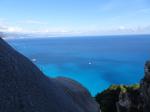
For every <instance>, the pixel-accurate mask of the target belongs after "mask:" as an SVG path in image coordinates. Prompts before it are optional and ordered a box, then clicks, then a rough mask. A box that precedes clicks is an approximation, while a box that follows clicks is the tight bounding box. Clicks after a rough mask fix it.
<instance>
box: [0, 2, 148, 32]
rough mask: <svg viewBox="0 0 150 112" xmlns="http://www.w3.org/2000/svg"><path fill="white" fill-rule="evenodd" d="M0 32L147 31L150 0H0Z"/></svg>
mask: <svg viewBox="0 0 150 112" xmlns="http://www.w3.org/2000/svg"><path fill="white" fill-rule="evenodd" d="M0 31H1V32H11V33H32V34H49V35H105V34H149V33H150V0H0Z"/></svg>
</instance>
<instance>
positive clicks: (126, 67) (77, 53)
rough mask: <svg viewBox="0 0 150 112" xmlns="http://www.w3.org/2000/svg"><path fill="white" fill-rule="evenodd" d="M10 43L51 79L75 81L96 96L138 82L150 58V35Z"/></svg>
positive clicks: (17, 40)
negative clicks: (67, 78) (115, 87)
mask: <svg viewBox="0 0 150 112" xmlns="http://www.w3.org/2000/svg"><path fill="white" fill-rule="evenodd" d="M7 41H8V42H9V43H10V44H11V45H12V46H13V47H14V48H15V49H17V50H18V51H19V52H21V53H22V54H24V55H25V56H27V57H28V58H29V59H30V60H31V61H33V62H34V63H35V64H36V65H37V66H38V67H39V68H40V69H41V70H42V71H43V72H44V73H45V74H46V75H47V76H50V77H57V76H64V77H69V78H72V79H75V80H77V81H79V82H80V83H82V84H83V85H84V86H85V87H86V88H88V89H89V91H90V92H91V93H92V94H93V95H95V94H96V93H97V92H100V91H102V90H104V89H105V88H107V87H108V86H109V85H111V84H132V83H138V82H139V80H140V79H141V78H142V77H143V71H144V63H145V61H146V60H148V59H150V35H138V36H99V37H98V36H97V37H92V36H91V37H90V36H88V37H68V38H67V37H66V38H65V37H61V38H40V39H13V40H7Z"/></svg>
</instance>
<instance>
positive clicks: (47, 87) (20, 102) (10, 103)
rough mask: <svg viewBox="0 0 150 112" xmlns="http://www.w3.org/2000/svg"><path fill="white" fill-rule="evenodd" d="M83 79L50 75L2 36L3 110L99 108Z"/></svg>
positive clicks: (87, 111)
mask: <svg viewBox="0 0 150 112" xmlns="http://www.w3.org/2000/svg"><path fill="white" fill-rule="evenodd" d="M99 111H100V110H99V106H98V105H97V103H96V102H95V101H94V99H93V98H92V97H91V95H90V93H89V92H88V91H87V90H86V89H85V88H84V87H83V86H82V85H80V84H79V83H77V82H75V81H73V80H70V79H67V78H56V79H53V78H49V77H46V76H45V75H44V74H43V73H42V72H41V71H40V70H39V69H38V68H37V67H36V66H35V65H34V64H33V63H32V62H30V61H29V60H28V59H27V58H26V57H24V56H23V55H21V54H20V53H18V52H17V51H15V50H14V49H13V48H12V47H10V46H9V45H8V44H7V43H6V42H4V41H3V40H2V39H1V38H0V112H99Z"/></svg>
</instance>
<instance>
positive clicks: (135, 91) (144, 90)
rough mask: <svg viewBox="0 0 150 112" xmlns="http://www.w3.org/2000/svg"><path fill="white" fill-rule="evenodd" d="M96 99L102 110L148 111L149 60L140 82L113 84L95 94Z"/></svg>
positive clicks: (117, 111) (149, 108) (149, 109)
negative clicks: (127, 84) (128, 84)
mask: <svg viewBox="0 0 150 112" xmlns="http://www.w3.org/2000/svg"><path fill="white" fill-rule="evenodd" d="M96 100H97V102H98V103H99V104H100V105H101V110H102V112H150V61H148V62H146V64H145V76H144V78H143V79H142V80H141V82H140V84H136V85H132V86H126V85H113V86H111V87H110V88H108V89H107V90H105V91H104V92H102V93H99V94H97V96H96Z"/></svg>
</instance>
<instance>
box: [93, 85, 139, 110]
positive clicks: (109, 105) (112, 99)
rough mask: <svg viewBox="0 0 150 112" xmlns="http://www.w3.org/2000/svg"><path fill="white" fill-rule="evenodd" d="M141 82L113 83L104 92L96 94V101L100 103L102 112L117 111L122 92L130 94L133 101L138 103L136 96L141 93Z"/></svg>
mask: <svg viewBox="0 0 150 112" xmlns="http://www.w3.org/2000/svg"><path fill="white" fill-rule="evenodd" d="M139 88H140V85H139V84H134V85H129V86H127V85H111V86H110V87H109V88H108V89H106V90H105V91H103V92H102V93H98V94H97V95H96V97H95V98H96V101H97V102H98V103H99V105H100V107H101V111H102V112H117V103H118V101H119V100H120V98H119V95H120V94H126V93H128V94H129V97H131V99H132V102H134V103H135V104H136V101H134V100H135V98H136V97H137V96H138V95H139Z"/></svg>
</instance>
